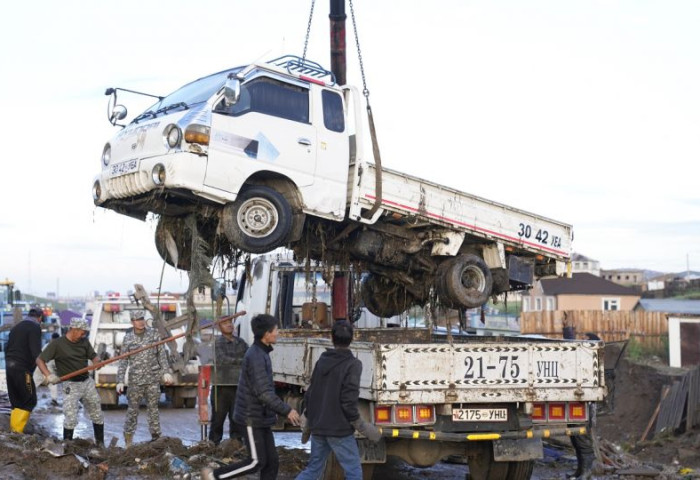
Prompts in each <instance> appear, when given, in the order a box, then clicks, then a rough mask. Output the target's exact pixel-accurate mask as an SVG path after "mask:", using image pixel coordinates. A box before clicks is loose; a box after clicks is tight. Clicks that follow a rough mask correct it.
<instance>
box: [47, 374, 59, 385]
mask: <svg viewBox="0 0 700 480" xmlns="http://www.w3.org/2000/svg"><path fill="white" fill-rule="evenodd" d="M46 381H47V382H49V383H50V384H51V385H55V384H57V383H60V382H61V378H60V377H59V376H58V375H56V374H55V373H49V376H48V377H47V378H46Z"/></svg>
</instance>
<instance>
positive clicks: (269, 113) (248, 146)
mask: <svg viewBox="0 0 700 480" xmlns="http://www.w3.org/2000/svg"><path fill="white" fill-rule="evenodd" d="M316 148H317V147H316V129H315V128H314V126H313V125H312V124H311V118H310V102H309V89H308V85H305V84H304V83H303V82H299V83H293V82H292V81H287V80H282V79H279V78H273V77H272V76H268V75H263V74H258V75H257V76H256V74H255V72H253V73H252V74H251V75H249V76H248V78H247V79H246V80H245V81H244V82H243V84H242V85H241V95H240V99H239V101H238V102H237V103H236V104H234V105H232V106H231V107H225V106H223V104H221V103H219V104H218V105H215V106H214V109H213V114H212V121H211V139H210V144H209V160H208V164H207V171H206V175H205V178H204V183H205V185H207V186H211V187H215V188H219V189H221V190H225V191H228V192H232V193H238V192H239V190H240V187H241V185H242V184H243V183H244V182H245V181H246V179H247V178H248V177H249V176H250V175H252V174H254V173H256V172H259V171H262V170H266V171H272V172H277V173H280V174H282V175H285V176H287V177H289V178H291V179H292V181H294V182H295V183H296V184H297V185H298V186H300V187H303V186H307V185H311V184H312V183H313V181H314V170H315V168H316Z"/></svg>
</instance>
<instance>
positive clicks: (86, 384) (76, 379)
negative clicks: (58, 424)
mask: <svg viewBox="0 0 700 480" xmlns="http://www.w3.org/2000/svg"><path fill="white" fill-rule="evenodd" d="M89 330H90V327H88V324H87V321H86V320H84V319H82V318H78V317H75V318H72V319H71V321H70V329H69V330H68V333H66V334H65V335H64V336H63V337H59V338H57V339H55V340H53V341H52V342H51V343H49V344H48V345H47V346H46V348H45V349H44V350H43V351H42V352H41V354H40V355H39V357H37V359H36V364H37V366H38V367H39V370H41V373H43V374H44V376H45V377H46V379H47V380H48V382H49V383H51V384H56V383H59V382H60V381H61V377H64V376H66V375H69V374H71V373H73V372H75V371H77V370H82V369H85V367H87V364H88V362H89V361H92V363H93V364H97V363H98V362H99V361H100V358H99V357H98V356H97V354H96V353H95V350H93V348H92V346H91V345H90V342H88V341H87V339H86V338H85V337H86V336H87V333H88V332H89ZM51 360H55V362H56V371H57V374H55V373H51V372H49V369H48V367H47V366H46V363H47V362H49V361H51ZM80 400H82V401H83V406H84V407H85V410H86V411H87V413H88V415H89V417H90V420H92V427H93V430H94V432H95V443H96V444H97V445H98V446H100V447H102V446H104V443H105V433H104V415H103V414H102V408H101V406H100V396H99V394H98V393H97V388H96V387H95V381H94V380H93V379H92V377H91V376H90V375H89V374H88V373H87V372H84V373H82V374H80V375H75V376H72V377H71V378H68V379H66V381H65V382H63V414H64V418H63V439H64V440H72V439H73V431H74V430H75V427H76V425H78V407H79V402H80Z"/></svg>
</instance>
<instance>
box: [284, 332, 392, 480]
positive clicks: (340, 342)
mask: <svg viewBox="0 0 700 480" xmlns="http://www.w3.org/2000/svg"><path fill="white" fill-rule="evenodd" d="M331 337H332V340H333V346H334V347H335V348H332V349H328V350H326V351H325V352H323V353H322V354H321V357H320V358H319V359H318V362H316V366H315V367H314V371H313V374H312V375H311V385H309V389H308V390H307V391H306V395H305V396H304V400H305V403H306V415H307V422H308V424H307V426H306V428H308V430H309V431H310V432H311V456H310V457H309V464H308V465H307V467H306V469H305V470H304V471H303V472H301V473H300V474H299V476H297V478H296V480H316V479H317V478H320V476H321V473H322V472H323V469H324V465H325V463H326V457H328V455H329V454H330V453H331V451H332V452H333V453H334V454H335V458H336V460H338V463H339V464H340V465H341V466H342V467H343V470H344V471H345V478H346V480H362V465H361V463H360V453H359V450H358V448H357V441H356V440H355V437H354V435H353V433H354V432H355V430H357V431H358V432H360V433H361V434H363V435H364V436H365V437H367V438H369V439H370V440H371V441H373V442H378V441H379V440H380V438H381V435H380V433H379V431H378V430H377V429H376V427H375V426H374V425H372V424H369V423H365V422H364V421H363V420H362V418H360V412H359V411H358V409H357V401H358V398H359V395H360V376H361V375H362V362H360V361H359V360H358V359H357V358H355V356H354V355H353V354H352V352H351V351H350V348H349V347H350V343H351V342H352V338H353V328H352V324H351V323H349V322H347V321H345V320H340V321H338V322H336V323H335V324H334V325H333V329H332V330H331Z"/></svg>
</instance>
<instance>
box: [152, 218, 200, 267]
mask: <svg viewBox="0 0 700 480" xmlns="http://www.w3.org/2000/svg"><path fill="white" fill-rule="evenodd" d="M155 243H156V250H158V255H160V258H162V259H163V260H165V263H167V264H168V265H171V266H173V267H175V268H179V269H180V270H186V271H189V270H190V269H191V268H192V233H191V232H190V231H189V230H188V229H187V228H185V218H184V217H166V216H161V217H160V219H159V220H158V225H157V226H156V237H155ZM173 248H174V249H175V251H174V252H172V249H173ZM171 252H172V253H173V254H174V255H175V257H174V256H173V255H171Z"/></svg>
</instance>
